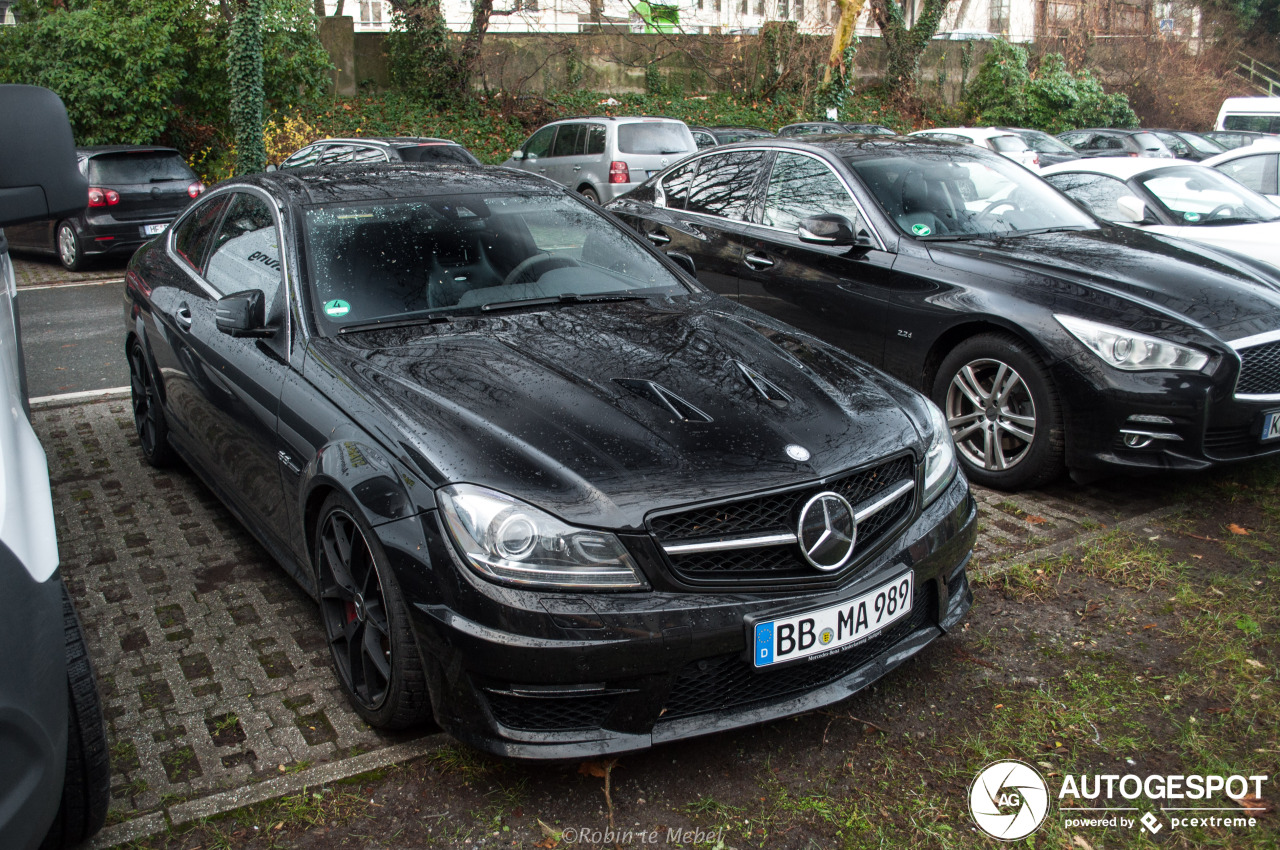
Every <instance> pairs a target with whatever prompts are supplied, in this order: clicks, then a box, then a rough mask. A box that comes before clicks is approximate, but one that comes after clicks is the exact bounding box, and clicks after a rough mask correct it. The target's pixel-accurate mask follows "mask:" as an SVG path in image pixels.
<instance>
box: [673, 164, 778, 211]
mask: <svg viewBox="0 0 1280 850" xmlns="http://www.w3.org/2000/svg"><path fill="white" fill-rule="evenodd" d="M763 163H764V152H763V151H735V152H733V153H727V154H719V155H715V154H713V155H712V156H707V157H703V158H702V164H701V165H700V166H699V168H698V174H697V176H696V177H694V178H693V186H692V188H690V190H689V200H688V203H686V204H685V209H687V210H689V211H690V212H699V213H704V214H706V215H718V216H722V217H723V218H733V219H738V220H742V219H745V218H746V217H747V206H748V204H749V203H750V201H751V188H752V187H753V186H754V185H755V182H756V177H758V176H759V174H760V166H761V165H762V164H763Z"/></svg>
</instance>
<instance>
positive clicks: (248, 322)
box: [214, 289, 274, 336]
mask: <svg viewBox="0 0 1280 850" xmlns="http://www.w3.org/2000/svg"><path fill="white" fill-rule="evenodd" d="M214 321H216V322H217V325H218V330H220V331H222V332H223V333H224V334H230V335H231V336H271V335H272V334H273V333H274V331H273V330H271V329H270V328H268V327H267V297H266V295H264V294H263V293H262V290H261V289H246V290H245V291H244V292H233V293H232V294H230V295H224V296H223V297H222V298H219V299H218V306H217V311H216V312H215V313H214Z"/></svg>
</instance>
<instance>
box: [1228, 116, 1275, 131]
mask: <svg viewBox="0 0 1280 850" xmlns="http://www.w3.org/2000/svg"><path fill="white" fill-rule="evenodd" d="M1222 129H1224V130H1250V131H1252V132H1254V133H1280V115H1228V116H1227V117H1226V118H1225V119H1223V122H1222Z"/></svg>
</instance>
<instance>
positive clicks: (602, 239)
mask: <svg viewBox="0 0 1280 850" xmlns="http://www.w3.org/2000/svg"><path fill="white" fill-rule="evenodd" d="M305 230H306V233H305V239H306V244H307V258H308V266H309V271H310V274H309V284H310V285H309V287H308V289H309V291H310V299H311V301H312V307H313V309H314V310H315V312H316V315H317V316H318V317H319V320H320V324H321V325H322V326H323V327H325V328H326V329H327V330H329V331H336V330H339V329H341V328H342V327H343V326H350V325H364V324H366V323H369V322H378V321H387V322H390V321H397V320H404V319H407V318H412V317H423V318H424V320H426V319H429V318H430V317H432V316H438V315H445V314H449V313H464V312H480V311H482V310H485V309H486V308H491V307H492V305H499V304H500V305H502V308H503V309H510V308H511V307H513V306H519V304H520V303H521V302H530V306H532V305H533V303H534V302H537V303H547V302H548V301H559V300H563V301H565V302H566V303H571V302H572V301H574V300H581V301H587V300H591V298H592V296H600V295H602V294H617V295H630V294H638V295H644V296H647V295H651V294H663V293H670V292H676V291H681V292H683V291H686V290H685V289H684V287H683V284H681V282H680V280H679V278H677V277H676V275H675V274H673V273H672V272H671V271H670V270H668V269H667V268H666V267H665V266H664V265H663V264H662V263H661V261H659V260H658V259H656V258H655V257H654V256H653V255H652V254H650V253H649V252H648V251H647V250H645V249H644V248H643V247H642V246H641V245H640V244H639V243H638V242H637V241H636V240H635V239H634V237H631V236H628V235H627V234H626V233H625V232H624V231H623V230H621V229H620V228H619V227H617V226H616V225H614V224H613V223H612V222H610V221H609V220H608V219H606V218H604V217H603V216H602V215H600V213H598V212H596V211H595V210H593V209H592V208H590V207H588V206H586V205H585V204H584V203H583V202H580V201H577V200H575V199H573V198H570V197H567V196H565V195H551V194H542V193H533V194H528V193H525V194H518V195H517V194H464V195H434V196H431V197H425V198H411V199H396V200H392V201H386V200H379V201H371V202H364V203H356V204H327V205H324V206H317V207H311V208H309V209H307V211H306V216H305Z"/></svg>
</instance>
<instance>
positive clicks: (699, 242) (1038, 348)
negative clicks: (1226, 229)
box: [609, 138, 1280, 489]
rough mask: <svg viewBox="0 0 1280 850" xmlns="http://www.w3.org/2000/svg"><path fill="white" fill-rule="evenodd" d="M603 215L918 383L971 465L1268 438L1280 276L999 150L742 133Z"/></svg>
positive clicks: (1141, 463) (1279, 333)
mask: <svg viewBox="0 0 1280 850" xmlns="http://www.w3.org/2000/svg"><path fill="white" fill-rule="evenodd" d="M609 209H611V210H612V211H614V212H616V213H617V214H618V215H620V216H621V217H622V218H623V219H624V220H625V221H627V222H628V223H629V224H631V225H632V226H633V227H634V228H636V229H637V230H638V231H639V232H641V233H642V234H643V235H644V236H646V237H647V238H648V239H649V240H650V241H651V242H653V243H654V244H657V245H661V246H662V247H663V248H665V249H666V250H667V251H671V252H676V253H680V254H683V255H686V256H688V257H690V258H691V259H692V261H693V263H694V264H695V266H696V268H697V273H698V277H699V278H700V279H701V280H702V282H703V283H705V284H706V285H707V286H709V287H710V288H711V289H713V290H715V291H717V292H720V293H722V294H725V295H728V296H730V297H733V298H737V299H738V300H739V301H741V302H742V303H743V304H746V305H750V306H752V307H755V308H757V309H759V310H762V311H764V312H766V313H769V314H770V315H773V316H775V317H778V318H781V319H783V320H784V321H787V322H789V323H791V324H793V325H796V326H798V327H801V328H804V329H806V330H808V331H810V332H812V333H813V334H815V335H816V336H819V337H822V338H824V339H826V340H827V341H828V342H831V343H834V344H836V345H839V346H841V347H843V348H845V349H846V350H848V351H850V352H853V353H855V354H857V355H859V356H860V357H863V358H864V359H866V360H867V361H868V362H870V363H872V364H876V365H881V366H883V367H884V368H885V369H886V370H887V371H889V372H891V373H893V374H895V375H897V376H898V377H900V378H902V379H903V380H905V381H906V382H907V383H909V384H912V385H914V386H917V387H922V388H924V389H925V390H926V391H927V392H929V393H930V394H931V395H932V397H933V398H934V400H935V401H936V402H937V403H938V405H939V406H940V407H942V409H943V410H944V411H945V413H946V415H947V418H948V422H949V423H950V426H951V430H952V434H953V436H954V437H955V440H956V447H957V450H958V453H959V455H960V458H961V461H962V462H963V464H964V466H965V468H966V471H967V472H968V473H969V474H970V477H971V478H972V479H973V480H975V481H979V482H981V483H984V484H987V485H990V486H993V487H998V488H1003V489H1018V488H1022V487H1030V486H1035V485H1037V484H1040V483H1043V482H1046V481H1048V480H1050V479H1052V478H1054V477H1055V476H1056V475H1058V474H1059V472H1060V470H1061V469H1062V467H1063V465H1064V463H1065V465H1066V466H1067V467H1068V468H1070V469H1071V470H1072V472H1073V474H1074V475H1075V476H1076V477H1077V478H1088V477H1094V476H1096V475H1098V474H1099V473H1102V472H1105V471H1107V470H1111V471H1115V470H1131V471H1137V470H1158V469H1203V468H1205V467H1208V466H1210V465H1211V464H1213V463H1216V462H1219V461H1230V460H1241V459H1245V458H1252V457H1260V456H1263V455H1268V454H1273V453H1276V452H1280V273H1278V272H1277V271H1276V269H1275V268H1274V267H1272V266H1270V265H1267V264H1266V263H1262V262H1260V261H1257V260H1251V259H1249V258H1247V257H1243V256H1241V255H1237V254H1234V253H1229V252H1225V251H1222V250H1220V249H1215V248H1212V247H1209V246H1206V245H1197V244H1193V243H1190V242H1183V241H1181V240H1176V239H1172V238H1168V237H1161V236H1155V235H1151V234H1147V233H1142V232H1138V231H1135V230H1133V229H1131V228H1124V227H1114V226H1111V225H1107V224H1104V223H1102V222H1100V221H1098V220H1097V219H1095V218H1094V217H1093V216H1091V215H1089V214H1088V213H1086V212H1084V211H1083V210H1082V209H1081V208H1080V207H1078V206H1076V205H1075V204H1074V203H1072V202H1071V201H1070V200H1068V199H1067V198H1066V197H1065V196H1063V195H1060V194H1059V193H1058V192H1056V191H1055V190H1054V189H1053V188H1052V187H1051V186H1049V185H1048V184H1047V183H1045V182H1044V181H1043V180H1041V179H1040V178H1039V177H1037V176H1035V175H1033V174H1031V173H1030V172H1028V171H1027V170H1026V169H1024V168H1022V167H1020V166H1018V165H1017V164H1016V163H1012V162H1010V161H1008V160H1006V159H1004V158H1003V157H1001V156H999V155H996V154H994V153H987V152H985V151H982V150H978V149H974V148H973V147H971V146H965V145H959V144H953V143H948V142H941V141H929V140H921V139H914V138H913V139H904V138H889V139H883V140H881V139H875V138H864V139H860V140H859V139H851V138H845V139H841V138H832V139H830V140H815V141H809V142H802V141H799V140H796V141H782V140H778V141H766V142H758V143H754V144H749V145H748V144H745V143H744V144H740V145H733V146H730V147H726V148H716V149H715V150H713V151H708V152H706V153H702V154H696V155H694V156H693V157H691V158H689V159H686V160H683V161H682V162H680V163H679V164H677V165H676V166H673V167H672V168H670V169H668V170H667V171H665V172H663V173H662V174H660V175H657V176H655V177H654V178H653V179H651V180H649V181H647V182H646V183H644V184H642V185H641V186H640V187H638V188H636V189H634V190H632V191H631V192H630V193H628V194H626V195H624V196H622V197H620V198H618V199H617V200H615V201H614V202H613V203H611V204H610V205H609Z"/></svg>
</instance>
